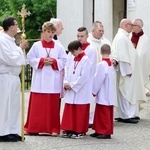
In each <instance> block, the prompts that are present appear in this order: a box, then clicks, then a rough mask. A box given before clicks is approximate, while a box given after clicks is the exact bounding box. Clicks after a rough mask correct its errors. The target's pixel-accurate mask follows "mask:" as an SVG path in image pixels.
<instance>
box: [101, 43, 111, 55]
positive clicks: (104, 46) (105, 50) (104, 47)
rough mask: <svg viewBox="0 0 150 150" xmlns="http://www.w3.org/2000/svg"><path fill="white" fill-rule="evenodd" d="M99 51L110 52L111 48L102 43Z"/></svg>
mask: <svg viewBox="0 0 150 150" xmlns="http://www.w3.org/2000/svg"><path fill="white" fill-rule="evenodd" d="M101 53H102V54H110V53H111V48H110V46H109V45H108V44H103V45H102V47H101Z"/></svg>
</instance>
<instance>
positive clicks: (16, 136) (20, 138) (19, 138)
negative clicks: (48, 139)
mask: <svg viewBox="0 0 150 150" xmlns="http://www.w3.org/2000/svg"><path fill="white" fill-rule="evenodd" d="M9 135H10V136H13V137H15V138H16V139H18V141H22V137H21V136H20V135H18V134H9ZM24 140H25V137H24Z"/></svg>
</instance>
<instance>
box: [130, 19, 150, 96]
mask: <svg viewBox="0 0 150 150" xmlns="http://www.w3.org/2000/svg"><path fill="white" fill-rule="evenodd" d="M132 24H133V28H132V35H131V41H132V43H133V45H134V46H135V48H136V51H137V53H138V56H139V62H140V65H141V69H142V75H143V80H144V86H145V87H147V85H149V75H150V40H149V38H148V36H147V35H146V34H145V33H144V32H143V29H142V28H143V21H142V20H141V19H134V20H133V21H132ZM148 89H149V87H148ZM148 89H147V88H145V93H146V92H148V93H147V94H149V91H148ZM149 90H150V89H149Z"/></svg>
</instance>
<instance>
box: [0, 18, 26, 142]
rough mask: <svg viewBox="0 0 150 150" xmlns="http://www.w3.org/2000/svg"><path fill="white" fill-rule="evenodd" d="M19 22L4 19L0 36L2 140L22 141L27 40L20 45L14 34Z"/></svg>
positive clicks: (0, 134)
mask: <svg viewBox="0 0 150 150" xmlns="http://www.w3.org/2000/svg"><path fill="white" fill-rule="evenodd" d="M17 28H18V23H17V21H16V19H15V18H13V17H8V18H6V19H5V20H4V21H3V29H4V31H3V33H2V36H0V96H1V98H0V141H2V142H17V141H21V140H22V138H21V136H20V134H21V114H20V113H21V111H20V109H21V105H20V104H21V101H20V78H19V74H20V72H21V67H22V65H25V64H26V58H25V55H24V53H23V49H25V48H27V46H28V43H27V41H26V40H25V41H22V43H21V44H20V46H19V47H18V46H17V45H16V44H15V38H14V36H15V35H16V34H17Z"/></svg>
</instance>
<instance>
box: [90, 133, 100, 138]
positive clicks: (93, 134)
mask: <svg viewBox="0 0 150 150" xmlns="http://www.w3.org/2000/svg"><path fill="white" fill-rule="evenodd" d="M98 135H99V134H98V133H96V132H95V133H92V134H90V136H91V137H97V136H98Z"/></svg>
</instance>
